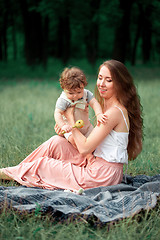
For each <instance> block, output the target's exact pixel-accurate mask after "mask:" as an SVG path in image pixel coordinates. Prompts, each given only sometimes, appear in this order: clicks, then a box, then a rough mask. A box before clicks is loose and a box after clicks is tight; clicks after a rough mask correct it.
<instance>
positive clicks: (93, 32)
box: [84, 0, 100, 65]
mask: <svg viewBox="0 0 160 240" xmlns="http://www.w3.org/2000/svg"><path fill="white" fill-rule="evenodd" d="M99 6H100V0H91V2H90V9H89V11H90V14H89V19H88V23H86V25H85V26H84V39H85V45H86V54H87V59H88V61H89V62H90V63H91V64H92V65H94V64H95V61H96V59H97V56H98V39H99V37H98V36H99V23H98V18H97V16H96V14H97V11H98V9H99Z"/></svg>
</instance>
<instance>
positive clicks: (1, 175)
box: [0, 169, 13, 180]
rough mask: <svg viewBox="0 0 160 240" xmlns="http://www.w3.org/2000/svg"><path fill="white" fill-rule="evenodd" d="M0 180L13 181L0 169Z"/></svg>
mask: <svg viewBox="0 0 160 240" xmlns="http://www.w3.org/2000/svg"><path fill="white" fill-rule="evenodd" d="M0 179H3V180H13V178H11V177H9V176H7V175H6V174H5V173H4V172H3V170H2V169H0Z"/></svg>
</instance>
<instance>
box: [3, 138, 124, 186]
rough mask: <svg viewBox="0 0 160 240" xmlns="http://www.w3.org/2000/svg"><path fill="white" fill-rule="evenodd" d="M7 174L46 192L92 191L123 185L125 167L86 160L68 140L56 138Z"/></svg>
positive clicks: (95, 159) (102, 160)
mask: <svg viewBox="0 0 160 240" xmlns="http://www.w3.org/2000/svg"><path fill="white" fill-rule="evenodd" d="M3 172H4V173H5V174H6V175H8V176H9V177H11V178H13V179H14V180H16V181H17V182H19V183H20V184H21V185H25V186H28V187H41V188H45V189H69V190H78V189H80V188H83V189H88V188H95V187H99V186H109V185H115V184H119V183H121V181H122V177H123V164H121V163H109V162H107V161H105V160H104V159H101V158H98V157H94V156H93V155H92V154H89V155H87V157H84V156H82V155H81V154H80V153H79V152H78V151H77V149H75V148H74V147H73V146H72V145H71V144H70V143H69V142H68V141H67V140H66V139H65V138H63V137H60V136H57V135H56V136H53V137H51V138H50V139H49V140H47V141H46V142H44V143H43V144H42V145H40V146H39V147H38V148H37V149H36V150H34V151H33V152H32V153H31V154H30V155H29V156H27V157H26V158H25V159H24V160H23V161H22V162H21V163H20V164H19V165H17V166H14V167H7V168H3Z"/></svg>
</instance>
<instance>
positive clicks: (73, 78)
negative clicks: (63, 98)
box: [59, 67, 87, 90]
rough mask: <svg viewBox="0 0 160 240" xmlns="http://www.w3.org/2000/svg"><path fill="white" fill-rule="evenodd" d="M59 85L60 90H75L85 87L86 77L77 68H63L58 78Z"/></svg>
mask: <svg viewBox="0 0 160 240" xmlns="http://www.w3.org/2000/svg"><path fill="white" fill-rule="evenodd" d="M59 81H60V85H61V88H62V89H67V90H70V89H76V88H82V85H83V87H85V86H87V80H86V76H85V74H84V73H83V71H82V70H81V69H79V68H77V67H71V68H65V69H64V70H63V72H62V74H61V76H60V79H59Z"/></svg>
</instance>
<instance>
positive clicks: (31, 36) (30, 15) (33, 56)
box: [20, 0, 44, 65]
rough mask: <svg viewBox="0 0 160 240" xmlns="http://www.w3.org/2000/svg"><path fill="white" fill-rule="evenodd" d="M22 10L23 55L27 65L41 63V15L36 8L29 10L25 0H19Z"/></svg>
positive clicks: (42, 42)
mask: <svg viewBox="0 0 160 240" xmlns="http://www.w3.org/2000/svg"><path fill="white" fill-rule="evenodd" d="M20 6H21V10H22V17H23V24H24V35H25V47H24V49H25V57H26V61H27V64H28V65H35V64H39V63H43V52H44V41H43V29H42V17H41V15H40V13H39V12H36V10H32V11H29V6H28V4H27V1H26V0H23V1H21V0H20Z"/></svg>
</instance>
